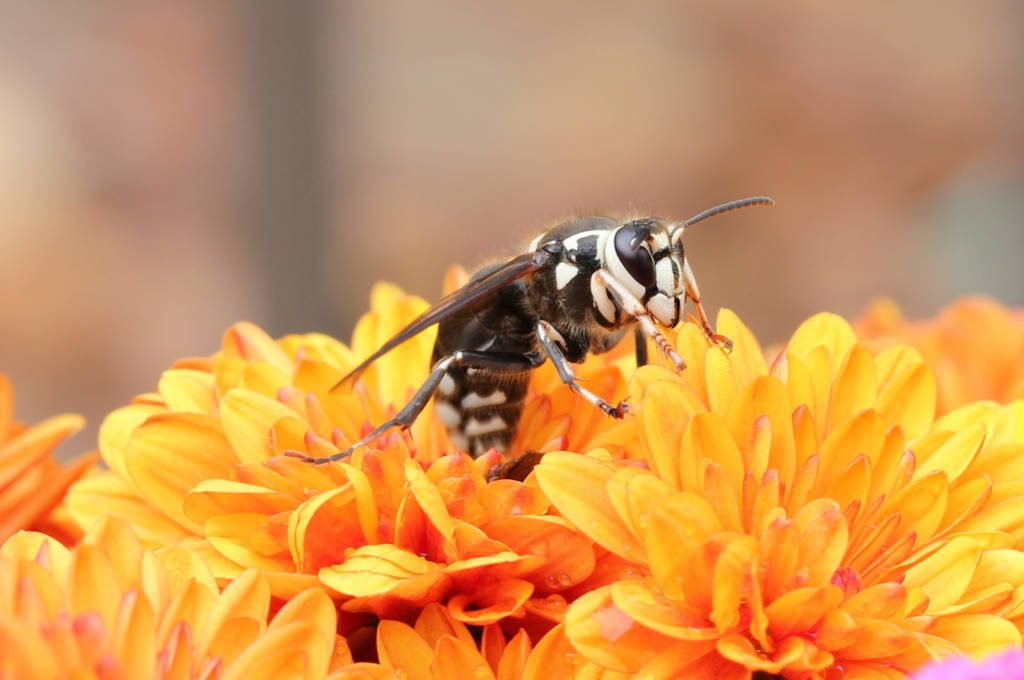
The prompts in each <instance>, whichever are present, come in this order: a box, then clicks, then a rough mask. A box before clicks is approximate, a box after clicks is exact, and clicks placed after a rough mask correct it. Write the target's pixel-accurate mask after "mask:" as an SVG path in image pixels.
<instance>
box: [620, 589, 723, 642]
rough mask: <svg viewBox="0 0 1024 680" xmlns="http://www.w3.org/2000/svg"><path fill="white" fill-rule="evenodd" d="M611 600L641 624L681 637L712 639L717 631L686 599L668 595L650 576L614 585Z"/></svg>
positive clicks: (715, 636)
mask: <svg viewBox="0 0 1024 680" xmlns="http://www.w3.org/2000/svg"><path fill="white" fill-rule="evenodd" d="M610 593H611V598H612V602H613V603H614V604H615V606H616V607H618V608H619V609H620V610H621V611H622V612H624V613H625V614H626V615H628V616H629V617H630V618H632V619H634V620H635V621H637V622H638V623H640V624H642V625H644V626H647V627H648V628H650V629H651V630H655V631H657V632H659V633H662V634H663V635H667V636H669V637H672V638H676V639H679V640H689V641H696V640H711V639H714V638H717V637H718V631H716V630H715V628H714V626H712V625H711V623H710V622H709V621H708V620H707V619H705V618H704V617H702V616H700V615H699V614H697V612H695V611H692V610H691V609H690V608H689V607H687V606H686V603H685V602H679V601H671V600H669V599H668V598H666V597H665V596H664V595H663V594H662V593H661V591H660V589H659V588H658V587H657V584H656V583H654V582H653V581H652V580H650V579H631V580H626V581H619V582H617V583H613V584H612V585H611V590H610Z"/></svg>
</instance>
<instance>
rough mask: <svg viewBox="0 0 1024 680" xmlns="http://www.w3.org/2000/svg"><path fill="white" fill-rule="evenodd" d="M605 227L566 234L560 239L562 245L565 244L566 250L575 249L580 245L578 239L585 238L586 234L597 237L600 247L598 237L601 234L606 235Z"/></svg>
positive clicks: (599, 237)
mask: <svg viewBox="0 0 1024 680" xmlns="http://www.w3.org/2000/svg"><path fill="white" fill-rule="evenodd" d="M607 235H608V230H607V229H591V230H590V231H581V232H580V233H578V234H573V235H572V236H567V237H565V238H564V239H562V245H563V246H565V249H566V250H577V249H579V247H580V241H581V240H582V239H585V238H587V237H588V236H596V237H597V238H598V249H600V239H601V237H602V236H607Z"/></svg>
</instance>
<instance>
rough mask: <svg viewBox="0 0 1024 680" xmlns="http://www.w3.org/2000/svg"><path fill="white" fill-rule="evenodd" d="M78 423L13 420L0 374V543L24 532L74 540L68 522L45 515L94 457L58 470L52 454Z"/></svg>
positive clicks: (75, 419) (65, 418) (7, 386)
mask: <svg viewBox="0 0 1024 680" xmlns="http://www.w3.org/2000/svg"><path fill="white" fill-rule="evenodd" d="M84 424H85V421H84V419H83V418H82V417H81V416H76V415H61V416H55V417H53V418H50V419H49V420H46V421H44V422H42V423H39V424H38V425H35V426H33V427H27V426H26V425H25V424H23V423H20V422H18V421H17V420H15V419H14V390H13V388H12V387H11V381H10V380H9V379H8V378H7V376H6V375H4V374H3V373H0V543H2V542H3V541H5V540H7V538H8V537H10V536H12V535H13V534H14V533H15V532H17V531H19V530H21V529H27V528H37V529H40V530H43V531H45V532H46V533H48V534H51V535H54V536H56V537H57V538H59V539H61V540H64V541H72V540H74V539H76V538H78V537H79V536H80V534H79V532H78V530H77V528H76V527H75V526H74V524H73V523H71V522H65V521H62V515H61V514H60V513H58V514H56V515H51V513H53V512H54V510H55V508H57V507H58V505H59V503H60V502H61V500H62V499H63V497H64V494H65V493H66V492H67V489H68V487H69V486H70V485H71V483H72V482H74V481H75V480H76V479H78V478H79V477H81V476H82V474H83V473H84V472H85V471H86V470H87V469H88V468H89V466H90V465H92V464H93V462H95V460H96V456H95V455H89V456H83V457H81V458H79V459H78V460H77V461H75V462H74V463H72V464H71V465H69V466H67V467H64V466H62V465H61V464H60V463H59V462H57V460H56V459H55V458H54V457H53V455H52V454H53V449H54V448H56V446H57V445H58V444H60V443H61V442H62V441H64V440H65V439H66V438H67V437H69V436H71V435H72V434H74V433H75V432H77V431H78V430H80V429H81V428H82V426H83V425H84Z"/></svg>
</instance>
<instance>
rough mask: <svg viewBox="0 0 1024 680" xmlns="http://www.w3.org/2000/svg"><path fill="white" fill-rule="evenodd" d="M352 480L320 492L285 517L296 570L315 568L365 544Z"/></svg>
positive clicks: (328, 564)
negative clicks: (349, 482) (350, 482)
mask: <svg viewBox="0 0 1024 680" xmlns="http://www.w3.org/2000/svg"><path fill="white" fill-rule="evenodd" d="M355 505H356V497H355V490H354V489H353V487H352V485H351V484H345V485H343V486H339V487H338V488H336V489H334V490H332V491H327V492H324V493H319V494H317V495H315V496H313V497H312V498H310V499H309V500H307V501H306V502H304V503H303V504H302V505H300V506H299V507H298V508H296V509H295V511H294V512H293V513H291V515H290V516H289V518H288V546H289V549H290V551H291V556H292V560H293V561H294V562H295V566H296V568H297V569H298V570H299V571H303V572H307V573H309V572H314V571H317V570H319V569H321V568H322V567H327V566H330V565H332V564H336V563H338V562H341V561H342V560H343V559H344V555H345V551H346V550H347V549H349V548H356V547H359V546H361V545H363V544H365V538H364V537H363V532H362V529H361V528H360V526H359V521H358V513H357V512H356V511H355Z"/></svg>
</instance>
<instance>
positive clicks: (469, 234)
mask: <svg viewBox="0 0 1024 680" xmlns="http://www.w3.org/2000/svg"><path fill="white" fill-rule="evenodd" d="M625 5H626V3H610V2H569V3H557V4H556V3H546V2H545V3H541V2H520V3H515V4H513V3H505V5H504V6H496V5H491V4H489V3H476V2H470V1H469V0H442V1H440V2H437V1H435V2H432V3H420V4H413V3H395V2H372V1H371V0H359V1H347V2H338V3H334V4H327V3H318V2H308V3H275V2H272V1H271V0H266V1H264V2H248V3H242V2H237V3H234V4H232V3H207V2H198V1H178V2H175V3H162V4H158V3H130V2H127V1H123V2H114V1H106V0H101V1H99V2H92V3H88V4H87V3H66V2H61V1H59V0H39V1H36V2H33V3H14V2H0V292H2V293H0V295H2V297H0V371H5V372H7V373H9V374H10V375H11V377H12V379H13V380H14V384H15V387H16V390H17V393H18V397H19V407H18V414H19V415H20V416H21V417H22V418H23V419H25V420H29V421H36V420H38V419H41V418H43V417H45V416H47V415H49V414H53V413H56V412H60V411H77V412H82V413H85V414H86V415H87V416H88V417H89V419H90V421H91V423H92V430H91V431H90V432H89V433H88V434H86V435H84V436H83V435H80V436H79V437H76V438H75V440H74V441H73V442H72V444H70V446H69V447H65V448H75V447H77V450H83V449H85V448H87V447H88V446H90V442H91V440H92V439H94V437H95V427H96V426H97V425H98V423H99V421H100V420H101V418H102V416H103V414H104V413H106V412H107V411H109V410H111V409H112V408H114V407H116V406H118V405H120V404H122V403H125V402H126V401H127V400H128V399H130V398H131V396H132V395H133V394H135V393H138V392H142V391H146V390H149V389H152V388H153V387H154V386H155V384H156V381H157V379H158V377H159V373H160V371H161V370H162V369H163V368H165V367H166V366H167V365H168V364H169V363H170V362H171V361H173V360H174V359H175V358H176V357H180V356H186V355H195V354H207V353H209V352H211V351H212V350H214V349H216V347H217V345H218V343H219V338H220V335H221V333H222V332H223V330H224V329H225V328H226V327H227V326H228V325H229V324H231V323H232V322H234V321H236V320H239V319H250V320H252V321H255V322H257V323H259V324H261V325H263V326H264V327H265V328H267V329H268V330H269V331H270V332H271V333H273V334H275V335H280V334H284V333H288V332H298V331H307V330H324V331H328V332H331V333H334V334H340V335H341V336H342V337H347V336H348V334H349V333H350V331H351V327H352V324H353V322H354V319H355V318H356V317H357V316H358V314H360V313H361V312H362V311H363V310H364V308H365V307H366V300H367V293H368V291H369V287H370V285H371V283H372V282H373V281H375V280H379V279H387V280H392V281H397V282H398V283H400V284H401V285H403V286H405V287H406V288H408V289H410V290H412V291H415V292H417V293H419V294H421V295H423V296H425V297H427V298H434V297H436V296H437V295H438V293H439V288H440V278H441V274H442V272H443V271H444V269H445V267H446V266H447V265H449V264H450V263H454V262H459V263H462V264H465V265H467V266H470V267H472V266H475V265H476V264H478V263H480V262H481V261H483V260H484V259H487V258H489V257H494V256H504V255H511V254H515V253H516V252H517V251H518V249H520V248H522V246H523V245H524V244H525V243H526V242H527V241H528V240H529V239H530V238H531V237H532V236H533V234H534V232H535V231H536V230H537V229H538V228H539V227H540V226H542V225H544V224H546V223H550V222H551V221H553V220H556V219H559V218H561V217H564V216H566V215H568V214H570V213H573V212H590V211H592V212H609V213H622V212H628V211H639V212H646V213H651V214H658V215H665V216H671V217H677V218H684V217H688V216H690V215H692V214H694V213H696V212H699V211H700V210H702V209H704V208H707V207H710V206H711V205H714V204H716V203H719V202H722V201H726V200H729V199H733V198H739V197H743V196H747V195H754V194H768V195H771V196H773V197H774V198H775V199H776V201H777V202H778V205H777V207H776V208H774V209H772V210H751V211H747V212H744V213H737V214H734V215H730V216H727V217H722V218H719V219H717V220H716V221H714V222H710V223H706V224H703V225H701V226H700V228H695V229H694V230H693V231H692V232H691V233H690V234H689V235H688V239H687V255H688V256H689V257H690V258H692V262H693V267H694V270H695V271H696V273H697V275H698V279H699V281H700V283H701V287H702V289H703V291H704V293H705V296H706V298H707V300H708V302H709V305H710V307H712V308H716V307H717V306H719V305H727V306H730V307H732V308H734V309H736V310H737V311H738V312H739V313H740V314H741V316H742V317H743V318H744V319H745V320H746V321H747V322H748V323H749V324H750V326H751V327H752V328H753V329H754V330H755V332H756V333H757V334H758V335H759V336H760V337H761V338H763V339H765V340H767V341H775V340H780V339H783V338H784V337H786V336H787V335H788V334H789V332H791V330H792V329H793V328H794V326H795V325H796V324H797V323H798V322H799V321H800V320H802V319H803V318H805V317H806V316H807V315H809V314H811V313H814V312H816V311H820V310H823V309H829V310H833V311H837V312H840V313H842V314H844V315H848V316H850V315H855V314H857V313H858V312H859V311H860V310H861V309H862V308H863V307H864V306H865V304H866V303H867V302H868V301H869V300H870V299H871V298H872V297H875V296H878V295H883V294H886V295H890V296H892V297H894V298H895V299H896V300H897V301H898V302H899V303H900V304H901V305H902V306H903V307H904V309H906V310H907V312H908V313H909V314H911V315H929V314H932V313H934V311H935V310H936V309H937V308H938V307H939V306H940V305H941V304H943V303H944V302H946V301H948V300H950V299H951V298H952V297H954V296H956V295H958V294H961V293H966V292H987V293H990V294H993V295H996V296H998V297H999V298H1001V299H1002V300H1003V301H1005V302H1007V303H1011V304H1022V303H1024V285H1022V284H1024V274H1022V273H1021V267H1020V264H1019V259H1020V256H1021V253H1022V251H1024V230H1022V228H1021V225H1022V222H1024V197H1022V195H1021V192H1020V191H1019V187H1021V184H1022V182H1021V180H1022V177H1024V124H1022V120H1024V115H1022V114H1024V88H1021V83H1022V82H1024V73H1022V71H1024V42H1022V41H1021V39H1020V37H1021V35H1022V33H1024V31H1022V29H1024V6H1022V5H1021V4H1019V3H1013V2H1011V1H1010V0H1006V1H1004V2H974V3H951V4H948V5H947V6H940V5H937V4H936V3H933V2H924V1H921V0H911V1H905V2H901V3H880V2H873V3H818V2H809V1H794V2H782V3H763V4H757V5H754V4H747V3H721V2H714V1H711V0H691V1H688V2H642V3H633V4H631V5H630V6H629V7H628V8H627V7H625Z"/></svg>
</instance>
